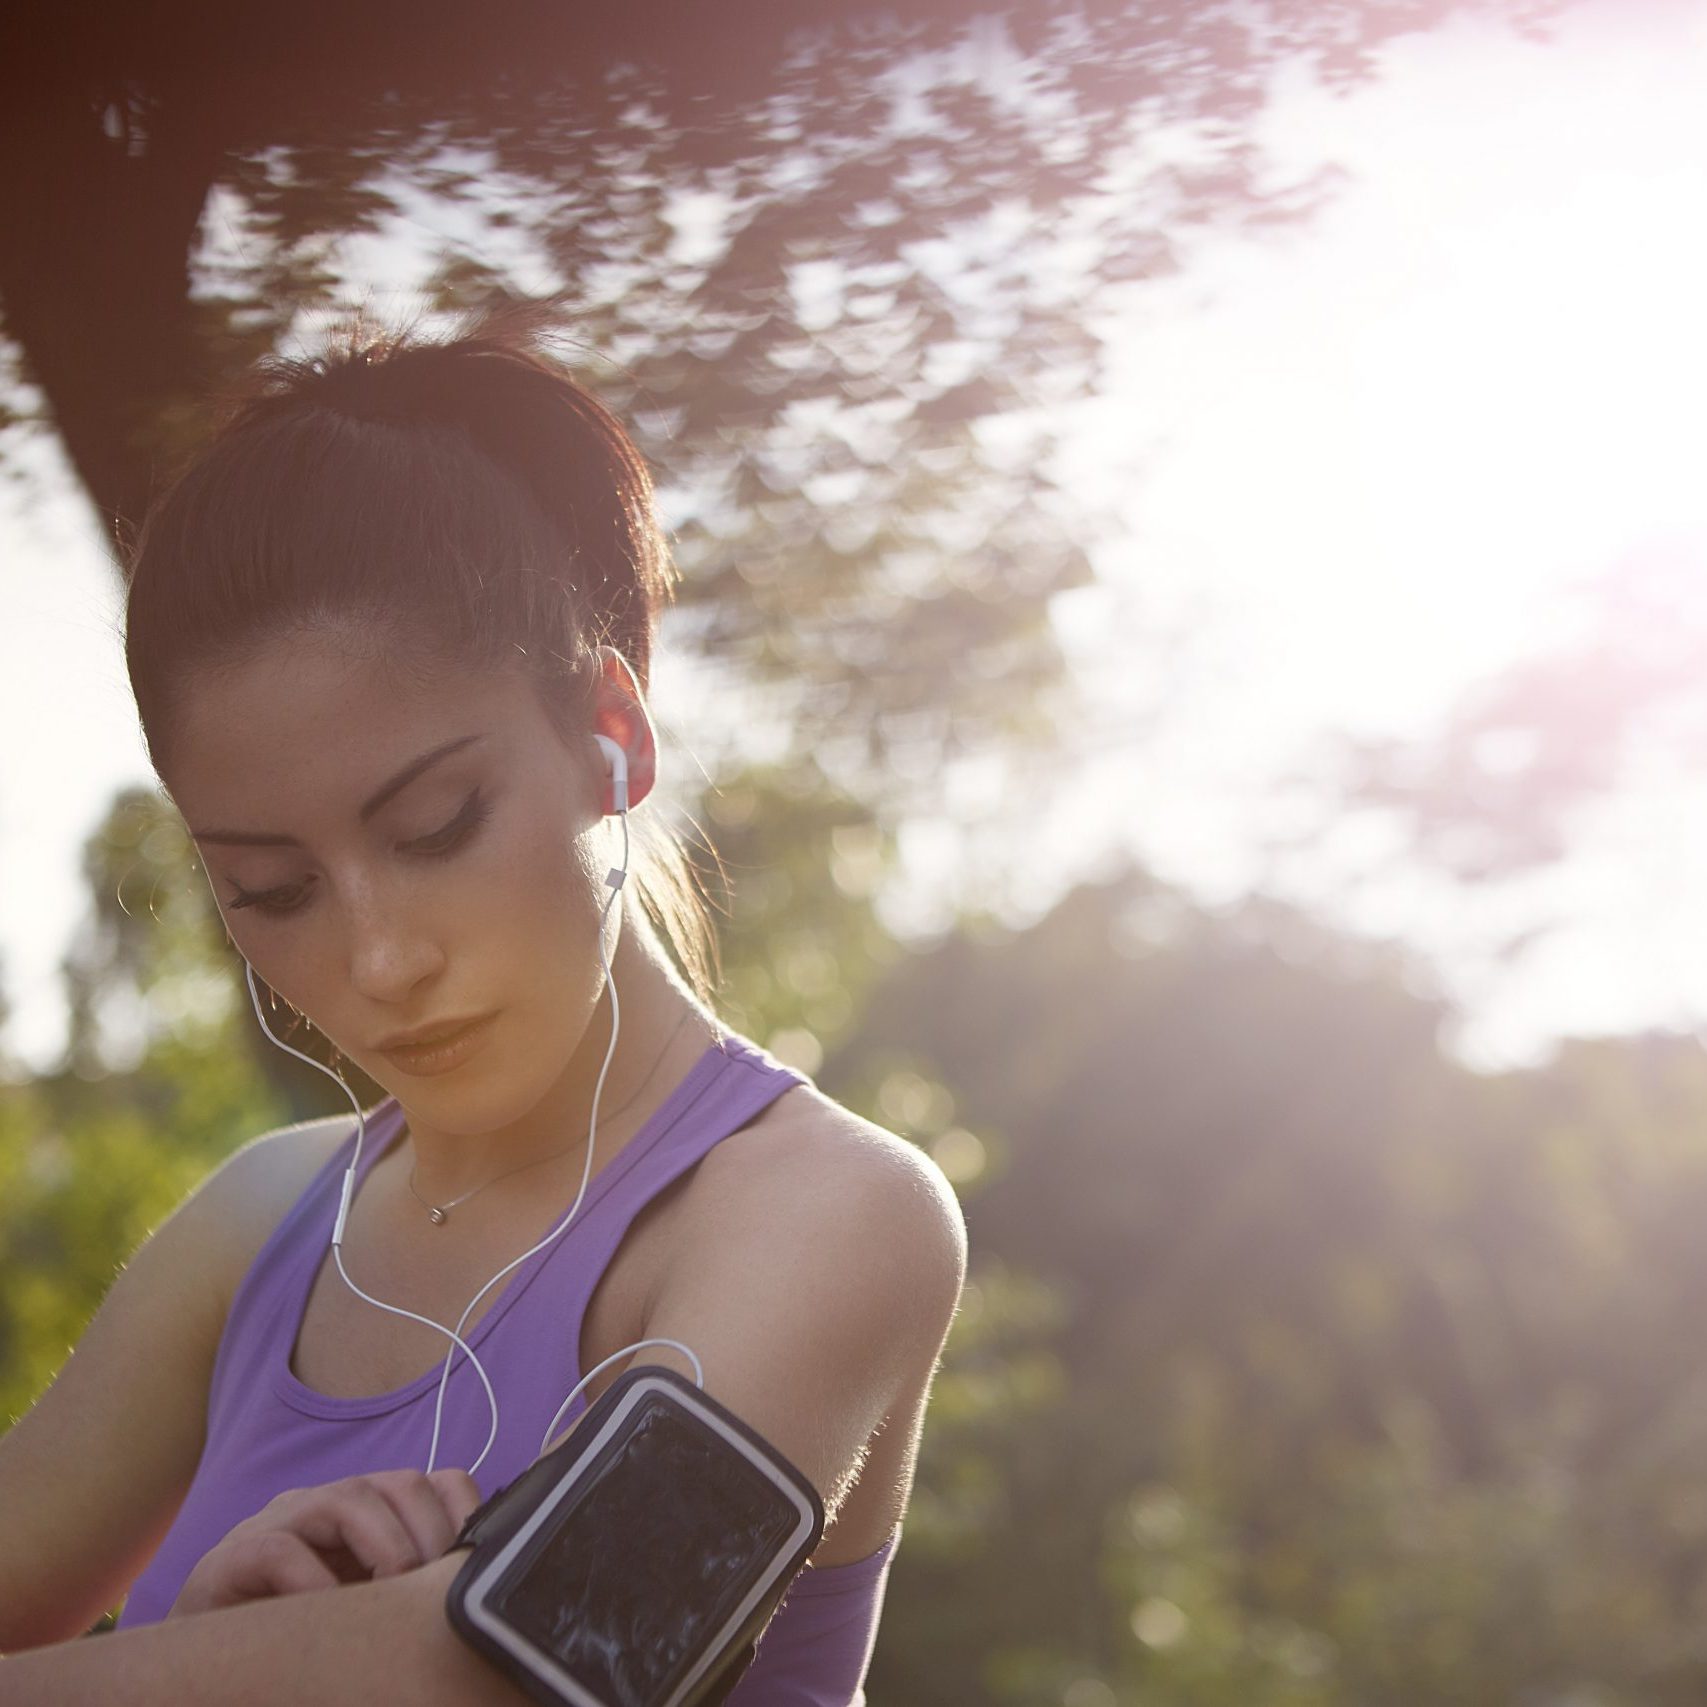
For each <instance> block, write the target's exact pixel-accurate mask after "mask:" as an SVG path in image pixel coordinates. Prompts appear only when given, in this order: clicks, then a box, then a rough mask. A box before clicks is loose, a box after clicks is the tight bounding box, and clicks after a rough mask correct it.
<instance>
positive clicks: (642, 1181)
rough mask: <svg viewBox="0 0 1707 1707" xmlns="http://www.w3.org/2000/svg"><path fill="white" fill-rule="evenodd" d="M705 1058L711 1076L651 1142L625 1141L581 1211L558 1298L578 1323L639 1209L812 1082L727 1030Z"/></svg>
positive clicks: (560, 1305) (765, 1051) (557, 1301)
mask: <svg viewBox="0 0 1707 1707" xmlns="http://www.w3.org/2000/svg"><path fill="white" fill-rule="evenodd" d="M706 1059H707V1060H708V1061H709V1063H710V1064H711V1065H712V1066H713V1067H714V1068H715V1071H714V1072H712V1073H711V1074H709V1075H708V1076H707V1077H706V1078H705V1079H704V1081H703V1082H702V1083H701V1084H700V1085H699V1087H698V1091H697V1094H696V1095H694V1096H693V1097H692V1100H691V1101H690V1102H689V1103H688V1104H687V1105H686V1106H684V1107H683V1108H681V1109H680V1110H679V1111H678V1112H677V1114H676V1116H675V1118H674V1119H672V1120H671V1121H669V1123H668V1124H667V1125H663V1126H661V1127H660V1128H659V1129H658V1131H657V1132H656V1133H655V1134H653V1135H652V1141H651V1142H649V1143H646V1144H644V1145H632V1144H631V1145H630V1146H629V1148H628V1149H627V1150H625V1151H624V1152H623V1154H622V1155H621V1156H619V1157H618V1158H617V1160H616V1161H615V1162H614V1163H612V1164H611V1166H610V1167H609V1168H608V1169H606V1170H605V1172H604V1173H603V1174H602V1175H601V1176H600V1177H599V1179H598V1180H597V1181H596V1182H595V1183H596V1184H597V1185H598V1186H600V1187H602V1189H601V1190H600V1192H599V1200H598V1202H597V1203H596V1204H589V1205H588V1206H587V1207H588V1208H589V1209H590V1210H594V1211H596V1213H593V1214H589V1215H588V1216H587V1217H586V1219H585V1220H584V1222H583V1223H582V1226H581V1228H580V1238H579V1240H578V1243H577V1246H576V1249H575V1254H574V1268H575V1274H576V1280H575V1284H574V1286H573V1288H572V1290H571V1296H570V1297H568V1298H564V1297H562V1296H559V1298H558V1299H557V1300H556V1303H557V1305H558V1307H560V1308H565V1313H566V1314H567V1315H568V1316H569V1317H570V1319H572V1320H573V1321H575V1322H576V1323H577V1324H579V1322H580V1320H581V1318H582V1316H583V1315H584V1314H585V1311H586V1308H587V1305H588V1304H589V1303H590V1302H591V1300H592V1296H593V1293H594V1291H595V1290H596V1289H597V1287H598V1283H599V1281H600V1280H601V1279H602V1278H603V1276H604V1272H605V1270H606V1268H608V1267H609V1266H610V1261H611V1258H612V1257H614V1256H615V1255H616V1251H617V1247H618V1246H619V1245H621V1243H622V1241H623V1238H624V1237H625V1235H626V1234H627V1232H628V1229H629V1228H630V1227H631V1226H632V1225H633V1223H634V1219H635V1217H636V1216H637V1215H639V1213H640V1212H641V1210H643V1209H644V1208H645V1207H646V1206H647V1205H648V1204H649V1203H651V1202H652V1200H653V1199H654V1198H655V1197H657V1196H658V1195H659V1194H660V1193H661V1192H662V1191H664V1190H665V1189H666V1188H667V1187H668V1186H670V1185H673V1184H674V1183H675V1181H677V1180H678V1179H680V1178H681V1176H682V1175H683V1174H685V1173H686V1172H687V1171H688V1170H689V1169H690V1168H692V1167H694V1166H695V1165H696V1164H697V1163H698V1162H700V1161H701V1160H703V1159H704V1157H705V1156H706V1155H708V1154H709V1153H710V1152H711V1151H712V1150H713V1149H715V1148H716V1146H717V1145H719V1144H721V1143H722V1142H723V1140H724V1139H725V1138H727V1137H729V1136H730V1135H731V1134H733V1133H736V1132H739V1131H740V1130H741V1128H742V1127H744V1126H746V1125H747V1124H748V1123H749V1122H751V1121H752V1120H753V1119H754V1118H755V1117H756V1116H758V1115H760V1114H762V1113H763V1112H764V1111H765V1109H767V1108H769V1107H770V1105H771V1104H772V1103H773V1102H775V1101H776V1100H777V1098H778V1097H780V1096H781V1095H782V1094H783V1093H784V1092H785V1091H790V1090H793V1089H794V1087H795V1086H796V1085H803V1084H808V1083H810V1082H811V1081H810V1080H809V1079H808V1078H807V1076H806V1075H805V1074H804V1073H801V1072H799V1071H797V1070H796V1069H795V1068H793V1067H788V1066H784V1065H783V1063H782V1062H780V1061H778V1060H777V1059H776V1057H775V1056H774V1055H772V1054H770V1052H769V1051H768V1050H765V1049H761V1048H760V1047H759V1046H758V1045H756V1044H754V1043H751V1042H749V1041H748V1040H747V1039H745V1038H742V1037H738V1036H736V1035H734V1034H733V1033H725V1034H724V1036H723V1037H722V1038H721V1040H720V1041H719V1042H718V1043H717V1044H716V1045H714V1046H713V1048H712V1049H711V1051H709V1052H708V1055H707V1058H706Z"/></svg>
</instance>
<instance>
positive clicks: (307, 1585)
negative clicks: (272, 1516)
mask: <svg viewBox="0 0 1707 1707" xmlns="http://www.w3.org/2000/svg"><path fill="white" fill-rule="evenodd" d="M217 1563H218V1565H219V1569H218V1570H217V1572H215V1573H214V1576H213V1581H212V1582H211V1583H210V1585H209V1593H208V1600H207V1604H208V1605H209V1606H236V1605H239V1604H240V1603H241V1602H243V1601H245V1600H264V1599H266V1598H267V1597H269V1596H271V1595H279V1594H305V1593H307V1592H308V1591H309V1590H311V1589H320V1588H336V1587H337V1586H338V1579H337V1577H336V1576H335V1575H334V1574H333V1573H332V1571H331V1569H330V1568H329V1567H328V1566H327V1564H326V1562H325V1561H324V1560H323V1559H321V1558H320V1557H319V1556H318V1555H317V1554H316V1553H315V1551H314V1549H313V1548H312V1547H310V1546H309V1545H308V1543H307V1542H306V1541H304V1540H303V1539H302V1538H301V1537H300V1536H296V1535H292V1534H291V1533H290V1531H289V1530H287V1529H273V1530H269V1531H268V1532H267V1533H266V1534H264V1535H256V1536H253V1537H250V1538H249V1539H247V1540H245V1541H242V1542H239V1543H233V1544H232V1546H231V1548H230V1549H229V1552H228V1555H227V1556H226V1557H224V1558H222V1559H220V1560H219V1561H217Z"/></svg>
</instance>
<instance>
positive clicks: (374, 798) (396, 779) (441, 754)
mask: <svg viewBox="0 0 1707 1707" xmlns="http://www.w3.org/2000/svg"><path fill="white" fill-rule="evenodd" d="M485 739H486V737H485V736H484V735H459V736H457V737H456V739H455V740H454V741H446V742H444V743H443V744H442V745H440V746H437V747H434V748H433V749H432V751H431V752H427V753H422V754H421V756H420V757H419V758H415V759H411V760H410V761H409V762H408V764H406V765H405V766H404V767H403V768H402V770H400V771H398V772H397V773H396V775H395V776H393V777H392V778H391V779H390V780H389V781H387V782H383V783H381V784H380V785H379V787H378V788H376V789H375V790H374V791H373V793H372V794H370V795H369V796H368V797H367V799H366V800H364V801H363V802H362V806H361V820H362V822H363V823H364V824H365V823H366V822H367V821H368V819H370V818H371V817H372V816H373V815H374V813H376V812H377V811H378V810H379V809H380V807H382V806H383V805H384V804H385V803H386V802H387V801H388V800H390V799H391V798H392V797H393V796H394V795H397V794H400V793H401V792H402V791H403V790H404V789H405V788H407V787H408V786H409V784H410V783H412V782H413V781H414V780H415V778H416V777H418V776H419V775H420V774H421V773H422V772H423V771H427V770H431V769H432V767H433V766H434V765H436V764H437V763H438V762H439V760H440V759H448V758H449V757H450V756H451V754H452V753H456V752H460V751H461V750H462V749H463V748H464V747H466V746H468V745H470V743H472V742H475V741H484V740H485ZM190 834H191V835H192V836H193V837H195V839H196V840H197V841H198V842H224V843H228V844H229V845H231V846H232V847H242V848H296V847H301V846H302V844H301V842H299V841H298V840H297V838H296V837H295V836H285V835H280V834H278V833H277V832H276V831H271V830H191V831H190Z"/></svg>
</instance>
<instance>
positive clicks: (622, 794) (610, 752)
mask: <svg viewBox="0 0 1707 1707" xmlns="http://www.w3.org/2000/svg"><path fill="white" fill-rule="evenodd" d="M593 739H594V740H595V741H597V742H598V744H599V746H600V747H601V748H602V749H603V751H604V755H605V769H606V770H608V771H609V772H610V779H611V793H612V795H613V796H614V797H615V802H616V804H615V806H614V808H613V810H615V811H617V812H626V811H627V810H628V755H627V754H626V753H625V752H624V751H623V750H622V748H621V747H619V746H618V745H617V744H616V742H614V741H613V740H612V739H611V738H610V736H608V735H595V736H594V737H593Z"/></svg>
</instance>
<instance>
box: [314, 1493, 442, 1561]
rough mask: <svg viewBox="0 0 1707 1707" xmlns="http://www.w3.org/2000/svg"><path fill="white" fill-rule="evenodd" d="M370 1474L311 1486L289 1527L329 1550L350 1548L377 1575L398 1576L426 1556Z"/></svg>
mask: <svg viewBox="0 0 1707 1707" xmlns="http://www.w3.org/2000/svg"><path fill="white" fill-rule="evenodd" d="M370 1482H371V1478H369V1477H365V1476H352V1477H349V1478H347V1479H346V1480H344V1481H342V1482H331V1483H328V1484H327V1485H326V1486H325V1487H323V1488H317V1489H315V1490H313V1492H314V1494H315V1495H316V1496H317V1497H316V1498H313V1499H310V1500H307V1501H305V1502H304V1503H303V1505H302V1506H301V1507H300V1508H299V1509H298V1510H297V1511H296V1512H295V1513H294V1514H293V1515H292V1518H291V1523H290V1532H291V1533H294V1534H296V1535H299V1536H301V1538H302V1539H303V1540H304V1541H307V1542H308V1543H309V1544H310V1545H312V1546H314V1547H318V1548H320V1549H321V1550H322V1551H324V1552H327V1553H330V1552H332V1551H333V1550H334V1549H336V1548H339V1547H346V1548H348V1549H349V1551H350V1552H351V1554H353V1555H354V1557H355V1558H356V1560H357V1561H358V1562H359V1563H360V1564H361V1565H362V1566H364V1567H365V1568H366V1570H367V1571H368V1573H369V1575H371V1576H375V1577H390V1576H397V1575H398V1574H399V1573H401V1572H403V1571H412V1570H414V1569H415V1567H416V1566H417V1565H424V1564H425V1563H426V1562H427V1561H426V1557H425V1556H424V1555H423V1554H422V1552H421V1549H420V1547H419V1546H418V1545H417V1543H416V1540H415V1537H414V1536H413V1534H411V1532H410V1529H409V1526H408V1525H407V1524H406V1523H404V1522H403V1520H402V1519H401V1518H400V1517H399V1516H398V1514H397V1512H396V1510H395V1509H394V1508H393V1506H392V1503H391V1501H390V1500H388V1499H387V1498H386V1497H385V1495H384V1493H382V1492H381V1491H380V1489H379V1488H377V1487H374V1486H371V1485H370Z"/></svg>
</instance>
